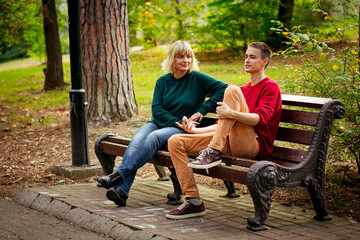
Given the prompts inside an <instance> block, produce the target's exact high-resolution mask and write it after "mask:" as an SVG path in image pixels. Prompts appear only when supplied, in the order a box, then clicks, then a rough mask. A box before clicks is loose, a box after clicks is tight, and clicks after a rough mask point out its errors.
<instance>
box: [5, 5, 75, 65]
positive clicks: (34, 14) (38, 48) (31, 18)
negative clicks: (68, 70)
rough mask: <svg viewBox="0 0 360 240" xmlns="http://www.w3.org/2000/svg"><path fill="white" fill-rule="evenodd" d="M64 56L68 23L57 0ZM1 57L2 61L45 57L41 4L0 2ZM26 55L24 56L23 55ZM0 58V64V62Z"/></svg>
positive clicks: (65, 11) (66, 50) (67, 44)
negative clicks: (26, 56)
mask: <svg viewBox="0 0 360 240" xmlns="http://www.w3.org/2000/svg"><path fill="white" fill-rule="evenodd" d="M56 5H57V16H58V25H59V32H60V40H61V46H62V49H63V52H64V53H66V52H68V51H69V41H68V22H67V21H68V19H67V6H66V1H65V0H56ZM0 6H1V10H0V35H1V38H0V54H1V55H5V56H1V58H2V59H4V60H9V59H13V58H16V57H23V56H24V55H28V56H34V57H37V58H39V59H42V58H44V57H45V55H46V51H45V38H44V27H43V13H42V3H41V1H40V0H18V1H9V0H0ZM24 51H26V54H24ZM1 58H0V61H1Z"/></svg>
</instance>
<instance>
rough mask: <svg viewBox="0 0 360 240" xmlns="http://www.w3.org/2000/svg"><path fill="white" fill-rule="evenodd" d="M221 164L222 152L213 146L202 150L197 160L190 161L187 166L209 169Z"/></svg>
mask: <svg viewBox="0 0 360 240" xmlns="http://www.w3.org/2000/svg"><path fill="white" fill-rule="evenodd" d="M219 164H221V158H220V152H219V151H217V150H214V149H212V148H209V147H207V148H205V149H204V150H202V151H201V152H200V154H199V156H198V157H197V158H195V161H192V162H190V163H189V164H188V165H187V166H188V167H191V168H195V169H208V168H212V167H215V166H217V165H219Z"/></svg>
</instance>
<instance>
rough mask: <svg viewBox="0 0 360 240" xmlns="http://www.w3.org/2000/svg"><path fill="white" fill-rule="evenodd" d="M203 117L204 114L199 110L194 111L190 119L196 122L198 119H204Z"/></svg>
mask: <svg viewBox="0 0 360 240" xmlns="http://www.w3.org/2000/svg"><path fill="white" fill-rule="evenodd" d="M203 117H204V116H203V115H202V114H201V113H199V112H197V113H194V114H193V115H192V116H191V117H190V120H192V121H194V122H196V121H198V122H201V120H202V119H203Z"/></svg>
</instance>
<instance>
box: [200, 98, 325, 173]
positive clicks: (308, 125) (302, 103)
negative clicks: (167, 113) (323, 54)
mask: <svg viewBox="0 0 360 240" xmlns="http://www.w3.org/2000/svg"><path fill="white" fill-rule="evenodd" d="M331 100H332V99H329V98H316V97H304V96H295V95H287V94H282V112H281V119H280V126H279V129H278V132H277V135H276V141H275V144H274V145H275V147H274V152H273V154H272V156H271V157H270V160H271V161H273V162H276V163H278V164H280V165H283V166H287V167H291V166H294V165H297V164H299V163H300V162H301V161H302V160H303V159H304V158H305V157H306V155H307V154H308V149H309V146H310V144H311V142H312V138H313V135H314V132H315V126H316V124H317V120H318V117H319V112H320V110H321V108H322V107H323V105H324V104H325V103H327V102H329V101H331ZM202 122H203V123H202V125H209V124H213V123H214V122H215V120H214V119H213V118H211V117H210V118H205V119H204V120H203V121H202ZM224 161H225V162H226V163H228V164H231V165H239V166H250V165H252V164H253V163H254V162H255V160H247V159H240V161H239V158H232V157H227V158H225V159H224Z"/></svg>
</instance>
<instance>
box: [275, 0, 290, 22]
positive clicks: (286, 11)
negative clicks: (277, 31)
mask: <svg viewBox="0 0 360 240" xmlns="http://www.w3.org/2000/svg"><path fill="white" fill-rule="evenodd" d="M293 10H294V0H280V5H279V13H278V20H280V21H281V22H282V23H283V24H284V26H285V27H287V28H290V27H291V18H292V15H293Z"/></svg>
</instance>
